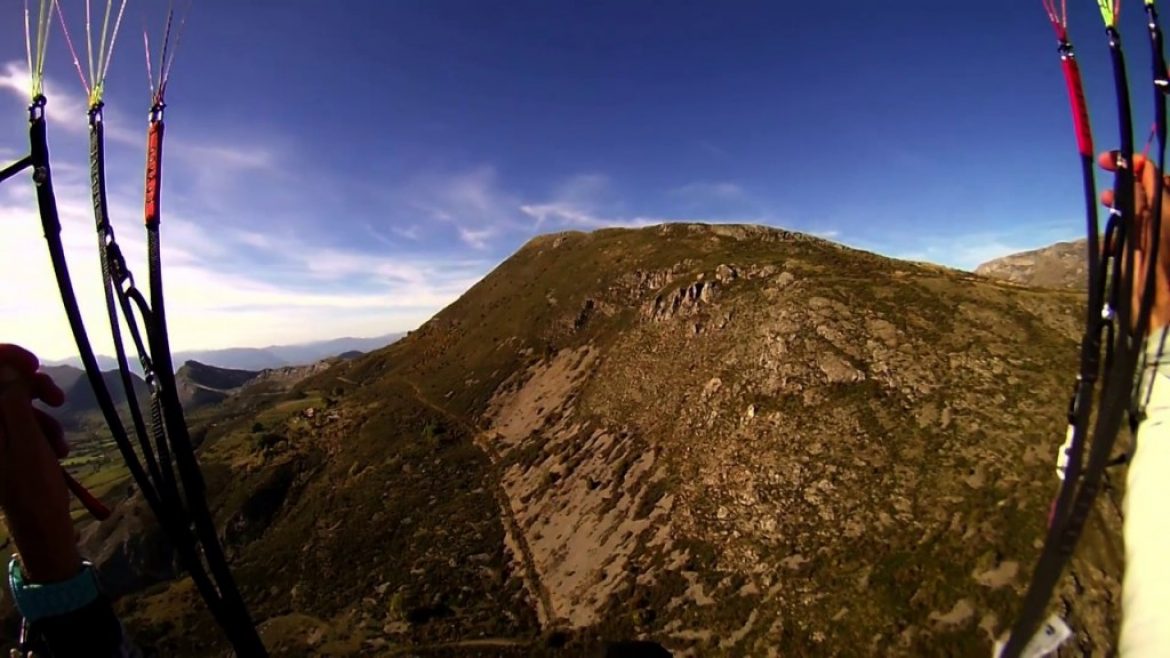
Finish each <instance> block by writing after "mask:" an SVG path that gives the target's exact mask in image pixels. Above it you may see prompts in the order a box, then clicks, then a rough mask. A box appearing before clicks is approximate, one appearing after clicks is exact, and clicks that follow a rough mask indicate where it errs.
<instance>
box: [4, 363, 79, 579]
mask: <svg viewBox="0 0 1170 658" xmlns="http://www.w3.org/2000/svg"><path fill="white" fill-rule="evenodd" d="M39 368H40V363H39V362H38V360H37V358H36V356H34V355H33V354H32V353H31V352H29V351H27V350H25V349H23V348H21V347H18V346H16V345H7V344H0V508H3V510H4V516H5V518H6V519H7V520H8V529H9V531H10V532H11V534H12V539H13V541H14V542H15V543H16V548H17V551H18V552H19V553H20V557H21V565H22V568H23V570H24V573H25V575H26V577H27V578H28V580H29V581H30V582H38V583H51V582H57V581H62V580H67V579H69V578H71V577H73V576H74V575H76V574H77V572H78V570H79V569H80V568H81V557H80V555H79V554H78V552H77V540H76V535H75V533H74V529H73V520H72V518H71V517H70V515H69V490H68V487H67V485H66V482H65V478H64V476H63V475H62V470H61V465H60V463H59V462H58V460H59V459H61V458H63V457H65V456H66V455H67V454H68V452H69V448H68V445H67V444H66V443H65V435H64V432H63V431H62V429H61V425H60V424H59V423H57V422H56V421H55V420H53V419H52V417H50V416H49V415H48V414H46V413H44V412H43V411H41V410H39V409H36V408H35V407H33V405H32V402H33V400H34V399H36V400H40V401H42V402H44V403H45V404H48V405H49V406H52V407H59V406H61V405H62V404H63V403H64V402H65V394H64V393H63V392H62V391H61V389H60V388H58V387H57V385H56V384H55V383H53V380H52V378H51V377H49V376H48V375H47V374H45V373H43V372H39Z"/></svg>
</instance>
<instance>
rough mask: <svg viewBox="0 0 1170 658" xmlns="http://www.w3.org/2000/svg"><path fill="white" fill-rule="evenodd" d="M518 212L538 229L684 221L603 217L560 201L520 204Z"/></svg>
mask: <svg viewBox="0 0 1170 658" xmlns="http://www.w3.org/2000/svg"><path fill="white" fill-rule="evenodd" d="M520 212H522V213H524V214H525V215H527V216H528V217H530V218H532V219H533V220H534V221H535V225H534V228H535V229H536V230H538V231H552V230H562V229H566V228H576V229H586V230H592V229H599V228H614V227H624V228H641V227H645V226H653V225H655V224H663V223H666V222H671V221H684V220H672V219H665V218H662V219H658V218H650V217H631V218H621V217H603V216H599V215H595V214H593V213H591V212H589V211H587V210H584V209H582V208H578V207H575V206H573V205H572V204H569V203H565V202H561V201H558V202H553V203H542V204H534V205H523V206H520Z"/></svg>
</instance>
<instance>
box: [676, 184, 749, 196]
mask: <svg viewBox="0 0 1170 658" xmlns="http://www.w3.org/2000/svg"><path fill="white" fill-rule="evenodd" d="M669 194H670V195H671V196H674V197H679V198H682V199H685V200H688V201H710V200H717V201H739V200H741V199H743V198H744V196H745V195H744V189H743V187H742V186H741V185H739V184H738V183H732V182H730V181H717V182H703V181H701V182H694V183H687V184H686V185H683V186H680V187H676V188H674V189H673V190H670V192H669Z"/></svg>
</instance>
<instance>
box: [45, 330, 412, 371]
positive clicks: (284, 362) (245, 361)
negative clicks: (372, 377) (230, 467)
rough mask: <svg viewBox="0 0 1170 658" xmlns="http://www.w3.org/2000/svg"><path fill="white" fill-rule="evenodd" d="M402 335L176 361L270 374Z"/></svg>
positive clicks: (179, 356) (194, 354)
mask: <svg viewBox="0 0 1170 658" xmlns="http://www.w3.org/2000/svg"><path fill="white" fill-rule="evenodd" d="M402 336H403V334H401V333H396V334H386V335H384V336H375V337H373V338H348V337H347V338H334V339H331V340H323V341H317V342H313V343H303V344H300V345H272V346H269V347H234V348H228V349H222V350H192V351H187V352H176V353H175V354H174V355H173V360H174V363H175V364H176V365H180V366H181V365H182V364H183V363H186V362H187V361H198V362H199V363H202V364H204V365H209V366H215V367H217V368H228V369H233V370H252V371H257V370H267V369H270V368H286V367H289V366H301V365H308V364H310V363H316V362H317V361H320V360H321V359H325V358H328V357H331V356H338V355H343V354H346V353H349V352H361V353H365V352H372V351H374V350H377V349H381V348H383V347H386V346H387V345H389V344H391V343H393V342H394V341H396V340H398V339H399V338H401V337H402ZM49 364H50V365H67V366H73V367H74V368H80V367H82V364H81V359H80V358H78V357H76V356H74V357H70V358H68V359H62V360H59V361H50V362H49ZM130 365H131V369H132V370H134V371H135V372H141V369H140V368H139V367H138V360H137V359H136V358H134V357H133V356H132V355H131V357H130ZM98 367H100V368H101V369H102V370H103V371H106V370H117V369H118V362H117V360H115V359H114V357H111V356H105V355H99V356H98Z"/></svg>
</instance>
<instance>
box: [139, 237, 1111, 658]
mask: <svg viewBox="0 0 1170 658" xmlns="http://www.w3.org/2000/svg"><path fill="white" fill-rule="evenodd" d="M1081 303H1082V301H1081V299H1080V296H1079V295H1078V294H1077V293H1075V292H1071V291H1061V290H1044V289H1021V288H1018V287H1015V286H1011V285H1006V284H1003V283H999V282H995V281H991V280H988V279H985V278H982V277H979V276H973V275H970V274H967V273H963V272H958V271H954V270H949V269H945V268H941V267H934V266H928V265H923V264H912V263H905V262H899V261H894V260H891V259H887V258H883V257H880V256H877V255H874V254H869V253H865V252H860V251H856V250H852V249H848V248H845V247H842V246H840V245H837V244H834V243H831V242H828V241H825V240H820V239H816V238H812V237H808V236H804V235H801V234H797V233H791V232H787V231H781V230H776V229H770V228H764V227H756V226H728V225H719V226H706V225H698V224H671V225H664V226H658V227H652V228H647V229H640V230H624V229H608V230H602V231H597V232H594V233H588V234H586V233H564V234H557V235H549V236H542V237H540V238H536V239H534V240H532V241H531V242H529V243H528V244H527V245H525V246H524V247H523V248H522V249H520V250H519V251H518V252H517V253H516V254H515V255H514V256H512V257H511V258H509V259H508V260H507V261H505V262H504V263H502V264H501V265H500V266H499V267H498V268H497V269H496V270H495V271H494V272H492V273H491V274H490V275H488V276H487V277H485V278H484V279H483V280H482V281H480V282H479V283H478V284H476V285H475V286H474V287H473V288H472V289H471V290H469V291H468V292H467V293H466V294H465V295H464V296H463V297H461V298H460V299H459V300H458V301H456V302H455V303H453V304H452V305H451V306H449V307H447V308H446V309H444V310H443V311H441V312H440V313H438V314H437V315H436V316H435V317H434V318H433V319H432V320H430V321H429V322H428V323H426V324H425V325H424V326H422V327H421V328H420V329H419V330H417V331H415V332H412V333H411V334H410V335H408V336H407V337H406V338H404V339H402V340H401V341H398V342H397V343H395V344H393V345H391V346H389V347H387V348H385V349H382V350H379V351H377V352H374V353H371V354H368V355H365V356H362V357H359V358H356V359H354V360H350V361H339V362H338V363H337V364H336V365H334V366H333V367H331V368H329V369H327V370H324V371H323V372H320V373H318V374H315V375H312V376H310V377H309V378H307V379H305V380H304V381H302V382H300V383H299V384H297V385H296V386H295V388H294V390H293V392H292V393H291V394H289V395H288V396H286V397H283V398H280V399H278V400H276V401H272V400H271V399H265V400H258V399H249V398H248V397H247V396H246V395H241V396H236V397H233V398H231V399H229V400H228V401H227V402H225V403H224V404H223V406H222V408H221V409H220V410H219V412H218V415H217V416H215V419H214V425H212V424H208V425H206V426H205V427H204V429H203V431H205V432H206V440H205V442H204V444H203V446H204V448H203V453H202V455H201V460H202V461H203V464H204V468H205V471H206V472H207V479H208V485H209V486H208V490H209V491H210V492H212V494H211V495H213V496H214V499H213V501H212V503H213V509H214V510H215V511H216V514H217V517H218V518H219V520H220V522H221V523H222V524H223V527H224V537H225V540H226V542H227V544H228V550H229V551H230V552H231V554H232V557H233V561H234V564H235V569H236V572H237V576H238V578H239V579H240V582H241V585H242V587H243V589H244V591H245V594H246V596H247V597H248V599H249V601H250V602H251V604H252V606H253V614H254V615H255V617H256V618H257V620H258V621H259V622H260V627H261V630H262V633H263V635H264V637H265V639H266V641H267V642H268V643H269V644H270V646H271V647H272V648H274V653H276V654H277V655H282V652H283V655H300V654H304V653H317V654H322V655H401V654H403V652H412V653H425V652H435V653H436V654H438V655H536V654H547V655H587V651H590V650H592V649H593V648H595V644H596V643H597V640H598V638H635V637H639V638H646V639H653V640H655V641H658V642H661V643H662V644H663V645H665V646H667V647H668V648H670V649H671V650H672V651H674V652H675V653H676V655H696V656H721V655H726V656H739V655H752V656H756V655H759V656H770V655H777V656H778V655H785V656H787V655H963V656H967V655H970V656H986V655H987V653H988V651H989V649H990V646H991V639H992V637H993V636H994V635H996V634H998V633H999V632H1001V631H1003V630H1004V629H1005V627H1006V624H1007V623H1008V622H1009V621H1010V619H1011V615H1012V614H1013V613H1014V611H1015V609H1016V607H1017V605H1018V600H1019V598H1020V594H1021V593H1022V590H1023V588H1024V586H1025V585H1026V582H1027V578H1028V574H1029V572H1030V569H1031V566H1032V564H1033V562H1034V560H1035V558H1036V556H1037V554H1038V549H1039V541H1040V540H1041V539H1042V536H1043V530H1044V525H1045V517H1046V512H1047V507H1048V502H1049V500H1050V499H1051V497H1052V495H1053V494H1054V493H1055V487H1056V480H1055V478H1054V476H1053V466H1052V464H1053V459H1054V455H1055V450H1056V447H1057V446H1058V445H1059V444H1060V442H1061V440H1062V439H1063V432H1064V411H1065V407H1066V405H1067V394H1068V389H1069V386H1070V383H1071V381H1072V379H1073V376H1074V374H1075V364H1076V354H1077V340H1078V331H1079V324H1080V320H1079V318H1080V316H1081V308H1080V305H1081ZM1099 516H1100V518H1101V519H1104V520H1103V521H1101V522H1100V523H1098V524H1097V525H1096V526H1095V527H1094V530H1093V531H1092V532H1091V533H1090V534H1091V536H1090V541H1089V542H1088V546H1089V548H1090V549H1091V550H1090V551H1089V552H1088V553H1086V554H1084V555H1082V557H1081V558H1080V559H1079V561H1078V562H1077V564H1076V565H1075V566H1074V574H1075V578H1076V581H1075V584H1074V581H1073V580H1072V579H1071V578H1070V579H1068V581H1067V582H1066V583H1065V585H1064V589H1063V590H1062V596H1063V597H1065V603H1066V604H1067V606H1068V607H1069V608H1070V609H1071V613H1072V617H1071V621H1072V623H1073V625H1074V627H1075V628H1076V629H1077V631H1078V637H1077V640H1076V642H1077V648H1078V650H1081V651H1085V652H1094V651H1107V650H1108V649H1109V648H1110V647H1111V646H1112V629H1113V628H1114V625H1115V621H1116V620H1115V617H1114V615H1115V613H1116V610H1115V609H1114V607H1112V606H1111V605H1110V604H1109V601H1112V600H1116V590H1117V587H1118V582H1119V580H1118V579H1119V575H1120V564H1119V563H1118V561H1117V560H1116V559H1115V558H1114V557H1113V556H1112V554H1111V553H1110V552H1109V550H1107V549H1110V548H1111V547H1113V546H1114V544H1115V540H1114V539H1113V537H1114V536H1115V534H1116V532H1117V527H1118V526H1117V518H1118V514H1117V510H1116V505H1115V501H1114V499H1113V498H1112V497H1108V496H1107V497H1106V499H1105V500H1104V501H1103V503H1102V505H1101V514H1100V515H1099ZM1074 589H1076V591H1077V592H1078V593H1077V594H1076V595H1075V596H1074V595H1073V592H1074ZM123 612H124V613H125V614H126V616H127V618H128V619H129V620H130V623H131V626H132V628H134V629H136V630H137V632H138V633H139V635H140V637H143V638H144V639H146V640H147V641H149V642H153V643H156V644H157V645H158V646H160V647H164V648H165V649H166V653H168V655H169V654H175V655H181V654H189V655H201V654H205V653H207V652H208V651H210V650H212V648H213V647H212V645H210V644H207V643H211V642H214V640H213V639H211V638H214V637H215V634H214V632H213V631H212V630H211V628H210V626H209V621H208V620H207V618H206V615H205V614H204V613H202V611H201V610H200V609H199V608H198V602H197V600H196V598H195V597H194V596H193V594H192V591H191V588H190V584H189V583H188V582H186V581H178V582H175V583H172V584H171V585H170V586H169V587H167V588H165V589H164V590H152V591H151V592H150V593H149V594H142V595H139V596H136V597H131V598H130V599H128V600H127V601H126V602H125V606H124V609H123ZM193 637H197V638H200V639H199V640H198V642H196V640H192V639H191V638H193Z"/></svg>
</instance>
